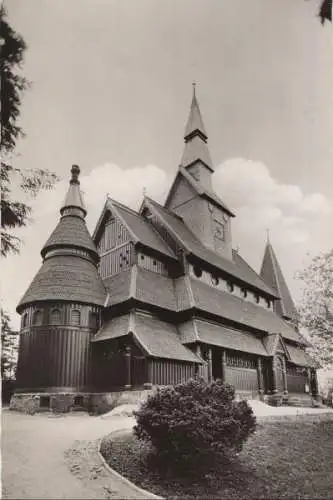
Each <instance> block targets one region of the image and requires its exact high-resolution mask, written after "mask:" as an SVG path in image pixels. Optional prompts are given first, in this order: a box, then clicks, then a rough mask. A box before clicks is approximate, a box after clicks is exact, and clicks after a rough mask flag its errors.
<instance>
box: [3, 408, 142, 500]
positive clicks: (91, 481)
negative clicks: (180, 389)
mask: <svg viewBox="0 0 333 500" xmlns="http://www.w3.org/2000/svg"><path fill="white" fill-rule="evenodd" d="M133 424H134V419H133V418H132V417H112V418H109V419H102V418H101V417H89V416H88V415H85V414H70V415H65V416H57V417H56V416H52V415H50V414H36V415H33V416H31V415H25V414H23V413H16V412H10V411H8V410H3V412H2V495H3V496H2V497H3V498H15V499H28V498H45V499H48V498H50V499H53V498H77V499H81V498H82V499H85V498H120V499H127V498H128V499H138V498H143V496H142V495H141V496H140V493H138V492H137V491H136V490H133V489H132V488H131V487H130V486H129V485H127V484H125V483H123V482H122V480H121V479H119V478H118V477H116V476H113V475H112V474H110V473H109V472H108V471H107V470H106V469H105V468H104V467H103V465H102V462H101V460H100V458H99V455H98V454H97V442H98V440H99V438H101V437H103V436H105V435H106V434H109V433H110V432H112V431H113V430H116V429H125V428H127V429H128V428H131V427H132V426H133Z"/></svg>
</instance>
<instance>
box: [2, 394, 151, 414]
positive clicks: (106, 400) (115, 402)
mask: <svg viewBox="0 0 333 500" xmlns="http://www.w3.org/2000/svg"><path fill="white" fill-rule="evenodd" d="M151 392H152V389H147V390H137V391H135V390H133V391H119V392H108V393H82V392H81V393H45V392H44V393H34V394H28V393H17V394H14V395H13V396H12V398H11V401H10V407H9V409H10V410H13V411H20V412H23V413H29V414H31V415H33V414H34V413H39V412H46V411H51V412H53V413H68V412H73V411H87V412H89V413H91V414H94V415H101V414H103V413H106V412H108V411H110V410H112V409H113V408H115V407H116V406H119V405H123V404H126V403H129V404H140V403H142V402H143V401H145V400H146V399H147V397H148V395H149V394H150V393H151ZM45 397H49V398H50V400H49V401H50V404H49V406H41V402H43V399H42V398H45ZM77 397H80V398H82V404H75V398H77ZM44 401H45V400H44Z"/></svg>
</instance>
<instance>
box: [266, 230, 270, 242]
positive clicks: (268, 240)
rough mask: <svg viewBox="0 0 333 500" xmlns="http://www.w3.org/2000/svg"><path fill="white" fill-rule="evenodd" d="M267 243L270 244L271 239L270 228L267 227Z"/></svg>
mask: <svg viewBox="0 0 333 500" xmlns="http://www.w3.org/2000/svg"><path fill="white" fill-rule="evenodd" d="M266 235H267V243H270V239H269V227H266Z"/></svg>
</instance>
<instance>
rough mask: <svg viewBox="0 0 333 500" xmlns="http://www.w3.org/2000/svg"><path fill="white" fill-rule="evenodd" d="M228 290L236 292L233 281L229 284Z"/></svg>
mask: <svg viewBox="0 0 333 500" xmlns="http://www.w3.org/2000/svg"><path fill="white" fill-rule="evenodd" d="M227 290H228V292H230V293H232V292H233V291H234V284H233V283H232V282H231V281H228V282H227Z"/></svg>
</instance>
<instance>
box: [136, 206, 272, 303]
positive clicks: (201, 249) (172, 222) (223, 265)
mask: <svg viewBox="0 0 333 500" xmlns="http://www.w3.org/2000/svg"><path fill="white" fill-rule="evenodd" d="M145 205H147V206H148V207H150V208H151V209H152V210H153V211H154V213H155V214H156V215H157V217H158V218H160V219H161V220H162V221H163V223H164V224H165V225H166V227H167V228H168V230H169V231H170V232H171V233H172V234H173V235H174V236H175V237H176V239H177V240H178V241H179V242H180V244H181V245H182V246H183V247H184V249H185V250H186V251H187V252H188V253H189V254H193V255H195V256H196V257H198V258H199V259H201V260H203V261H205V262H208V263H209V264H211V265H213V266H214V267H216V268H218V269H220V270H222V271H224V272H225V273H227V274H228V275H230V276H231V277H234V278H238V279H239V280H241V281H242V282H244V283H247V284H249V285H250V286H252V287H254V288H255V289H257V290H261V291H262V292H264V293H265V294H267V295H269V296H270V297H276V294H275V292H274V291H273V290H272V289H271V288H270V287H269V286H267V285H266V284H265V283H264V282H263V280H262V279H261V278H260V276H259V275H258V274H257V273H256V272H255V271H254V270H253V269H252V268H251V267H250V266H249V265H248V264H247V263H245V261H244V260H243V259H242V258H241V257H240V256H239V255H238V254H236V252H233V260H228V259H224V258H223V257H222V256H220V255H218V254H217V253H215V252H213V251H212V250H210V249H208V248H206V247H205V246H204V245H203V244H202V243H201V241H200V240H199V239H198V238H197V237H196V236H195V234H194V233H192V231H191V230H190V229H189V228H188V227H187V226H186V225H185V224H184V222H183V220H182V219H181V218H180V217H179V216H178V215H176V214H174V213H173V212H171V211H170V210H168V209H167V208H166V207H162V206H161V205H160V204H159V203H157V202H155V201H154V200H152V199H151V198H148V197H146V198H145V203H144V205H143V206H142V210H143V209H144V206H145Z"/></svg>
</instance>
